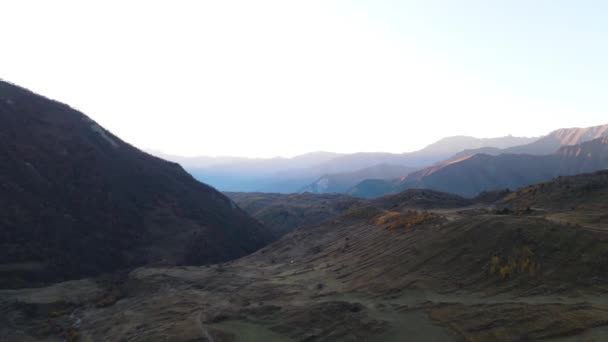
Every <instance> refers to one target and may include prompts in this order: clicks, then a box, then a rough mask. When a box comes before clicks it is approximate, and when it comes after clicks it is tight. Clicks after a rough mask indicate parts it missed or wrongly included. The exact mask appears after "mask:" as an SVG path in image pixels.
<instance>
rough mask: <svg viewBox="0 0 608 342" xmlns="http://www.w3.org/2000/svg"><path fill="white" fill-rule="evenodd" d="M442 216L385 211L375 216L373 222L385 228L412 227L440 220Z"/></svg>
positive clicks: (416, 212) (426, 213) (414, 212)
mask: <svg viewBox="0 0 608 342" xmlns="http://www.w3.org/2000/svg"><path fill="white" fill-rule="evenodd" d="M442 220H443V217H442V216H440V215H437V214H434V213H428V212H418V211H407V212H398V211H387V212H385V213H384V214H382V215H380V216H378V217H376V218H375V219H374V221H373V224H374V225H376V226H384V227H385V228H386V229H389V230H394V229H410V228H412V227H415V226H418V225H422V224H426V223H431V222H440V221H442Z"/></svg>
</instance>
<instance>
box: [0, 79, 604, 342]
mask: <svg viewBox="0 0 608 342" xmlns="http://www.w3.org/2000/svg"><path fill="white" fill-rule="evenodd" d="M0 122H1V123H2V130H0V142H2V144H1V145H0V156H2V158H3V161H5V162H4V163H2V164H1V165H0V188H1V189H2V192H0V205H1V207H2V208H3V209H2V210H3V211H2V215H0V228H1V230H0V233H1V234H0V247H1V250H2V252H1V254H0V256H1V257H2V258H1V259H0V275H1V276H2V277H1V278H0V340H2V341H26V342H28V341H49V342H51V341H66V342H76V341H86V342H89V341H141V342H144V341H188V342H194V341H198V342H203V341H207V342H213V341H269V342H272V341H277V342H280V341H403V340H414V341H524V340H526V341H527V340H551V341H581V340H582V341H602V340H605V339H606V338H608V299H606V298H607V297H606V292H607V291H608V278H607V276H606V274H608V259H607V258H608V215H607V213H608V171H606V168H607V166H608V164H607V163H608V149H607V146H608V138H607V137H605V134H606V132H607V130H606V129H604V128H603V127H605V126H597V127H591V128H582V129H579V128H573V129H569V130H558V131H556V132H555V133H552V134H550V135H548V136H547V137H543V138H539V139H531V141H529V139H523V142H524V143H526V144H528V145H529V151H528V152H529V153H522V154H511V153H494V152H496V151H497V150H500V149H507V150H509V149H513V148H515V147H516V146H519V145H517V143H518V142H522V139H521V138H514V137H504V138H496V139H476V138H469V137H456V138H446V139H445V140H442V141H440V142H438V143H435V144H432V145H430V146H428V147H427V148H425V149H423V150H420V151H418V152H412V153H405V154H401V155H396V154H386V153H380V154H369V153H362V154H352V155H348V154H347V155H338V154H331V153H312V154H308V155H305V156H300V157H298V158H292V159H281V158H279V159H272V160H265V161H263V162H260V161H259V160H249V159H247V160H241V159H233V158H229V157H222V158H219V159H218V160H214V159H213V158H211V159H209V158H203V159H200V160H198V163H201V164H200V165H206V167H209V168H216V167H219V168H220V169H221V168H222V167H224V166H218V165H220V164H222V163H240V165H241V166H238V167H237V166H235V164H231V165H232V166H230V168H235V169H234V170H235V172H236V173H226V174H224V176H225V175H228V176H233V175H235V174H239V172H243V171H242V170H248V171H246V172H245V173H246V174H248V175H249V176H251V177H262V178H263V177H266V176H264V175H265V174H266V172H270V171H268V170H271V171H272V172H280V173H281V174H282V175H283V176H285V178H281V177H279V180H280V181H281V182H283V181H284V182H287V183H289V184H291V185H290V186H296V185H298V186H302V185H303V184H301V183H302V180H303V179H306V180H307V181H310V182H312V183H309V186H305V187H304V188H303V191H295V190H294V191H293V192H291V193H275V192H264V191H260V192H224V193H222V192H220V191H218V190H216V189H215V188H214V187H212V186H209V185H206V184H204V183H200V182H198V181H197V180H195V178H194V177H193V176H191V175H190V174H189V173H188V172H186V171H185V170H184V168H182V166H180V165H179V164H176V163H173V162H168V161H165V160H163V159H160V158H157V157H154V156H152V155H150V154H147V153H146V152H143V151H141V150H139V149H137V148H136V147H134V146H132V145H129V144H128V143H126V142H124V141H123V140H121V139H120V138H118V137H117V136H115V135H113V134H112V133H111V132H109V131H108V130H106V129H105V128H103V127H101V126H100V125H99V124H97V123H96V122H94V121H92V120H91V119H90V118H89V117H87V116H86V115H84V114H83V113H81V112H79V111H77V110H75V109H73V108H71V107H69V106H67V105H64V104H61V103H59V102H56V101H53V100H50V99H48V98H45V97H43V96H40V95H36V94H34V93H32V92H30V91H28V90H26V89H24V88H20V87H18V86H15V85H12V84H10V83H7V82H0ZM487 144H494V145H495V146H487ZM514 145H516V146H514ZM528 145H521V146H524V147H525V146H528ZM524 147H518V148H520V149H522V148H524ZM463 148H464V150H463ZM468 148H472V149H475V148H481V149H483V150H484V151H492V153H491V154H473V155H468V153H469V152H467V151H469V150H468ZM543 149H544V150H543ZM541 150H542V151H541ZM455 151H459V152H455ZM539 151H540V152H539ZM536 152H538V153H540V154H535V153H536ZM450 156H458V158H456V159H455V158H450ZM387 160H390V161H393V162H394V163H396V164H390V163H386V162H387ZM442 160H443V161H444V162H441V161H442ZM431 161H432V163H435V164H433V165H431V166H427V167H422V165H428V163H430V162H431ZM214 163H220V164H214ZM259 163H261V164H259ZM293 163H296V164H297V165H299V167H300V168H299V169H287V170H286V169H284V168H286V167H290V166H289V165H294V164H293ZM378 163H379V164H378ZM410 164H411V165H417V166H416V167H418V169H414V168H412V167H410V166H407V165H410ZM222 165H225V164H222ZM286 165H287V166H286ZM311 165H323V166H322V167H319V166H314V167H313V166H311ZM220 169H218V170H220ZM239 170H240V171H239ZM224 171H226V170H224ZM224 171H220V173H222V172H224ZM321 171H322V172H321ZM402 173H404V175H403V176H402V177H398V178H393V177H397V176H398V175H400V174H402ZM405 173H407V174H406V175H405ZM266 175H267V174H266ZM302 177H303V178H302ZM317 177H320V178H317ZM367 177H376V178H371V179H367ZM383 177H384V178H383ZM237 178H238V177H237ZM251 179H253V178H251ZM259 179H261V178H258V180H257V181H254V183H252V184H257V185H259V184H261V183H259ZM315 179H316V181H315ZM357 182H359V183H357ZM287 183H282V184H287ZM353 184H356V185H354V186H353ZM250 185H251V184H250ZM257 185H256V186H257ZM273 186H276V184H274V185H273Z"/></svg>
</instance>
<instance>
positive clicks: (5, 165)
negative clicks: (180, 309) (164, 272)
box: [0, 81, 273, 287]
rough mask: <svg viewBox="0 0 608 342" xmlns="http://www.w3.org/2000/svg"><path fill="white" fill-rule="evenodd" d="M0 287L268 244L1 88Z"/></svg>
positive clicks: (207, 202) (236, 216) (221, 199)
mask: <svg viewBox="0 0 608 342" xmlns="http://www.w3.org/2000/svg"><path fill="white" fill-rule="evenodd" d="M0 160H2V162H1V163H0V287H19V286H28V287H31V286H37V285H40V284H44V283H47V282H52V281H57V280H63V279H71V278H78V277H84V276H90V275H96V274H99V273H102V272H109V271H115V270H120V269H124V268H127V267H132V266H138V265H143V264H151V263H152V264H166V265H171V264H173V265H175V264H182V265H183V264H186V265H187V264H195V265H196V264H206V263H213V262H219V261H224V260H230V259H234V258H237V257H240V256H243V255H245V254H248V253H251V252H253V251H255V250H256V249H257V248H259V247H261V246H263V245H265V244H266V243H268V242H269V241H270V240H271V239H272V238H273V236H271V235H270V234H269V232H268V231H267V230H265V229H264V228H263V227H262V225H261V224H260V223H258V222H257V221H256V220H254V219H252V218H251V217H250V216H248V215H247V214H246V213H245V212H244V211H242V210H241V209H239V208H238V207H237V206H236V205H235V204H234V202H232V201H231V200H230V199H229V198H228V197H226V196H224V195H223V194H221V193H219V192H218V191H216V190H215V189H213V188H212V187H210V186H207V185H205V184H202V183H200V182H198V181H196V180H195V179H194V178H193V177H192V176H190V175H189V174H188V173H186V172H185V171H184V170H183V169H182V168H181V167H180V166H179V165H178V164H175V163H172V162H167V161H165V160H162V159H159V158H157V157H154V156H151V155H149V154H147V153H144V152H142V151H140V150H138V149H137V148H135V147H133V146H131V145H129V144H127V143H125V142H124V141H122V140H120V139H119V138H118V137H116V136H114V135H113V134H112V133H110V132H108V131H107V130H105V129H104V128H103V127H101V126H99V125H98V124H97V123H96V122H94V121H93V120H91V119H90V118H89V117H87V116H86V115H84V114H82V113H80V112H78V111H76V110H74V109H72V108H70V107H69V106H67V105H64V104H61V103H59V102H55V101H52V100H49V99H47V98H44V97H42V96H39V95H36V94H34V93H32V92H30V91H28V90H26V89H23V88H20V87H17V86H14V85H12V84H9V83H6V82H1V81H0Z"/></svg>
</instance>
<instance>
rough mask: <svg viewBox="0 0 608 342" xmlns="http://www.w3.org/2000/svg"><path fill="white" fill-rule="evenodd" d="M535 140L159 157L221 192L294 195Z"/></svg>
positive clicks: (467, 139) (445, 141)
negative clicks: (401, 149) (324, 182)
mask: <svg viewBox="0 0 608 342" xmlns="http://www.w3.org/2000/svg"><path fill="white" fill-rule="evenodd" d="M535 140H536V138H524V137H513V136H506V137H500V138H474V137H468V136H454V137H448V138H444V139H441V140H439V141H437V142H435V143H433V144H431V145H429V146H427V147H425V148H423V149H421V150H419V151H415V152H408V153H386V152H360V153H352V154H339V153H330V152H313V153H308V154H304V155H300V156H296V157H293V158H269V159H248V158H230V157H218V158H209V157H194V158H184V157H178V156H167V155H164V154H161V153H157V155H158V156H160V157H167V159H169V160H172V161H174V162H179V163H180V164H181V165H182V166H183V167H184V168H185V169H186V170H188V171H189V172H190V173H191V174H192V175H193V176H194V177H196V178H197V179H199V180H201V181H203V182H205V183H209V184H211V185H213V186H215V187H216V188H218V189H220V190H222V191H231V192H243V191H248V192H277V193H290V192H298V191H299V190H300V189H302V188H303V187H305V186H307V185H310V184H311V183H313V182H315V181H316V180H317V179H319V178H320V177H322V176H323V175H328V174H336V173H350V172H355V171H357V170H361V169H366V168H370V167H374V166H376V165H381V164H390V165H395V166H403V167H415V168H421V167H427V166H429V165H432V164H435V163H437V162H440V161H442V160H445V159H446V158H449V157H450V156H452V155H454V154H455V153H458V152H460V151H462V150H465V149H475V148H480V147H494V148H507V147H512V146H517V145H523V144H528V143H530V142H532V141H535ZM352 185H355V184H352ZM352 185H351V186H352Z"/></svg>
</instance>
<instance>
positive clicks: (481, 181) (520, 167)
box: [397, 137, 608, 196]
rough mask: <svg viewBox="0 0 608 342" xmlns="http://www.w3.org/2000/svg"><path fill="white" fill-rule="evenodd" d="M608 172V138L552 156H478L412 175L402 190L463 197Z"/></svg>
mask: <svg viewBox="0 0 608 342" xmlns="http://www.w3.org/2000/svg"><path fill="white" fill-rule="evenodd" d="M605 168H608V137H605V138H599V139H595V140H592V141H588V142H585V143H582V144H580V145H575V146H564V147H562V148H561V149H560V150H559V151H558V152H557V153H555V154H552V155H539V156H536V155H529V154H501V155H499V156H490V155H483V154H478V155H475V156H473V157H470V158H466V159H464V160H460V161H456V162H452V163H446V164H442V165H438V166H435V167H431V168H427V169H424V170H421V171H418V172H415V173H412V174H410V175H408V176H407V177H406V178H405V179H403V181H401V183H400V184H399V185H398V186H397V187H398V189H410V188H428V189H434V190H439V191H445V192H451V193H456V194H460V195H463V196H474V195H476V194H478V193H479V192H481V191H487V190H496V189H505V188H511V189H514V188H519V187H521V186H525V185H529V184H533V183H537V182H542V181H545V180H548V179H551V178H553V177H557V176H564V175H574V174H579V173H586V172H593V171H597V170H601V169H605Z"/></svg>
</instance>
